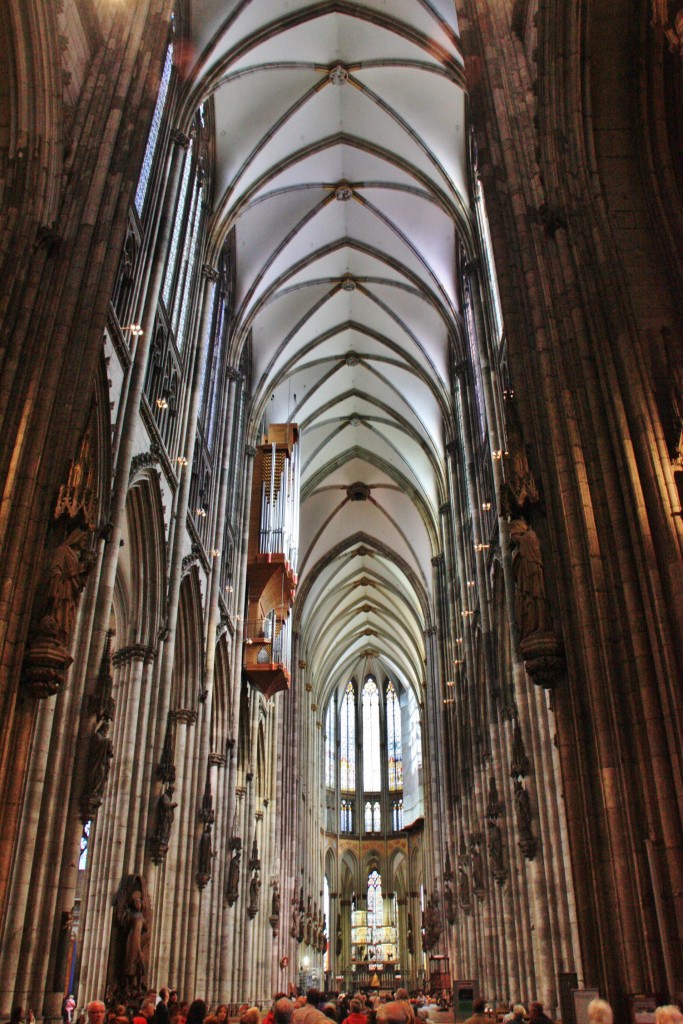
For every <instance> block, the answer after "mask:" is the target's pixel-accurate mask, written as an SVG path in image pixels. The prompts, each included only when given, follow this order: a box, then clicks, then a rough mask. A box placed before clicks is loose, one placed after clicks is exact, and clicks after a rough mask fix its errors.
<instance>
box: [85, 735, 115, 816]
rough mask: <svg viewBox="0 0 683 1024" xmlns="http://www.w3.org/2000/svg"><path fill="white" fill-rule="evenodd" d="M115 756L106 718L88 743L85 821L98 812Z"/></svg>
mask: <svg viewBox="0 0 683 1024" xmlns="http://www.w3.org/2000/svg"><path fill="white" fill-rule="evenodd" d="M113 756H114V747H113V744H112V741H111V740H110V739H109V722H108V720H107V719H106V718H105V719H104V720H103V721H102V722H100V723H99V724H98V726H97V727H96V729H95V731H94V732H93V733H92V735H91V737H90V741H89V743H88V753H87V758H86V779H85V786H84V788H83V795H82V796H81V819H82V821H83V822H86V821H91V820H92V819H93V818H94V817H95V815H96V814H97V811H98V808H99V806H100V804H101V803H102V796H103V793H104V787H105V784H106V782H107V778H108V776H109V769H110V767H111V761H112V758H113Z"/></svg>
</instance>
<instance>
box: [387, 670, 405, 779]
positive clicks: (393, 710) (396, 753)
mask: <svg viewBox="0 0 683 1024" xmlns="http://www.w3.org/2000/svg"><path fill="white" fill-rule="evenodd" d="M386 708H387V757H388V761H389V792H390V793H395V792H396V790H399V789H403V751H402V746H401V705H400V704H399V701H398V695H397V693H396V689H395V687H394V684H393V683H391V682H390V683H389V685H388V686H387V702H386Z"/></svg>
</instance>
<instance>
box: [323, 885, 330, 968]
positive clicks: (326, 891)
mask: <svg viewBox="0 0 683 1024" xmlns="http://www.w3.org/2000/svg"><path fill="white" fill-rule="evenodd" d="M323 916H324V918H325V926H326V932H327V935H328V936H329V934H330V883H329V882H328V881H327V875H325V878H324V880H323ZM329 969H330V943H329V941H327V942H326V943H325V952H324V953H323V971H329Z"/></svg>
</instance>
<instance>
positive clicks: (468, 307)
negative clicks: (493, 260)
mask: <svg viewBox="0 0 683 1024" xmlns="http://www.w3.org/2000/svg"><path fill="white" fill-rule="evenodd" d="M462 290H463V299H464V303H463V305H464V313H465V326H466V327H467V340H468V342H469V349H470V363H471V365H472V377H473V378H474V399H475V405H476V408H477V417H478V419H479V429H480V431H481V436H482V437H483V436H484V434H485V433H486V419H485V415H484V387H483V384H482V380H481V366H480V363H479V345H478V342H477V327H476V324H475V322H474V310H473V308H472V301H473V300H472V287H471V285H470V280H469V277H467V276H465V277H464V278H463V289H462Z"/></svg>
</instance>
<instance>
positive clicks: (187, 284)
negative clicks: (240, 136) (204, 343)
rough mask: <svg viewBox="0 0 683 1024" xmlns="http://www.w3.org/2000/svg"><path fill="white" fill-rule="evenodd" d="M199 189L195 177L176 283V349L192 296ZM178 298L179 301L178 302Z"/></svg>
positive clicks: (183, 336) (181, 344) (180, 344)
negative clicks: (178, 276)
mask: <svg viewBox="0 0 683 1024" xmlns="http://www.w3.org/2000/svg"><path fill="white" fill-rule="evenodd" d="M201 195H202V190H201V187H200V186H199V185H198V183H197V178H196V177H195V180H194V183H193V189H192V206H191V208H190V219H189V222H188V227H187V231H186V233H185V245H184V246H183V259H182V263H181V266H180V278H179V282H178V289H179V290H178V293H177V296H176V302H175V308H176V310H177V323H176V328H175V330H176V345H177V346H178V349H181V348H182V347H183V341H184V340H185V323H186V321H187V312H188V309H189V305H190V297H191V295H192V281H193V273H194V264H195V259H196V255H197V242H198V239H199V227H200V224H201V219H202V217H201V213H202V204H201V201H200V200H201ZM178 296H179V297H180V301H178Z"/></svg>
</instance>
